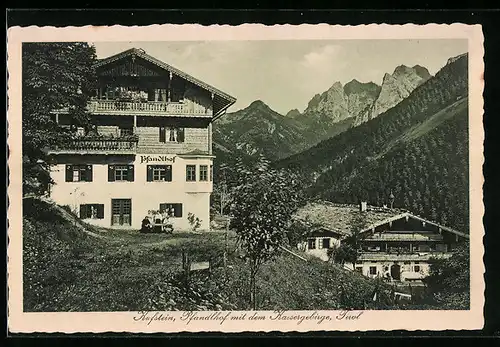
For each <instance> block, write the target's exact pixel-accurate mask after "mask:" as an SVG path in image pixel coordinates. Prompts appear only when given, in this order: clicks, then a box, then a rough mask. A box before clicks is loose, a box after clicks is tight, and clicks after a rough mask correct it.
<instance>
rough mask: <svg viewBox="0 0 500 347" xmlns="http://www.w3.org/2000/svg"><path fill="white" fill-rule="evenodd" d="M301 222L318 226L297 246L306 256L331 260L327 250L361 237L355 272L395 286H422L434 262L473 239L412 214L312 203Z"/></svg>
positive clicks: (303, 211)
mask: <svg viewBox="0 0 500 347" xmlns="http://www.w3.org/2000/svg"><path fill="white" fill-rule="evenodd" d="M296 217H297V219H299V220H303V221H308V222H312V223H313V224H314V225H318V227H317V228H314V229H313V230H312V231H311V232H310V233H309V234H308V238H307V241H306V242H304V243H302V244H300V245H298V247H299V248H301V249H303V250H304V251H305V252H306V253H309V254H311V255H314V256H317V257H319V258H321V259H323V260H325V261H327V260H328V249H331V248H336V247H339V246H340V245H341V243H342V241H343V240H344V239H345V238H346V237H348V236H350V235H352V234H353V233H358V235H359V238H360V243H361V249H360V251H361V252H360V254H359V257H358V260H357V262H356V265H355V268H354V269H353V268H352V267H353V265H352V264H348V263H346V264H345V266H346V267H347V268H349V269H351V270H355V271H359V272H360V273H362V274H363V275H365V276H367V277H384V278H386V279H388V280H390V281H395V282H415V283H418V282H421V280H422V278H424V277H426V276H427V275H428V274H429V264H430V262H431V261H432V259H435V258H444V257H449V256H451V254H452V252H451V251H452V250H453V248H454V247H456V246H457V245H458V244H459V243H460V242H464V241H467V240H468V238H469V236H468V235H467V234H465V233H463V232H459V231H456V230H453V229H451V228H448V227H445V226H443V225H439V224H438V223H435V222H432V221H429V220H426V219H424V218H421V217H419V216H416V215H414V214H411V213H410V212H408V211H405V210H401V209H391V208H387V207H373V206H369V205H367V203H366V202H362V203H360V205H359V206H357V205H345V204H334V203H331V202H325V201H320V202H314V203H309V204H308V205H307V206H305V207H304V208H302V209H301V210H299V211H298V213H297V215H296Z"/></svg>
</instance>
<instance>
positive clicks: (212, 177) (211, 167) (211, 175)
mask: <svg viewBox="0 0 500 347" xmlns="http://www.w3.org/2000/svg"><path fill="white" fill-rule="evenodd" d="M213 180H214V166H213V165H210V181H213Z"/></svg>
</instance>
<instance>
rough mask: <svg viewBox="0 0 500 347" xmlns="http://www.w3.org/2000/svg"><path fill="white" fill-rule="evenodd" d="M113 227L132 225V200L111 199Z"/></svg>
mask: <svg viewBox="0 0 500 347" xmlns="http://www.w3.org/2000/svg"><path fill="white" fill-rule="evenodd" d="M111 225H123V226H130V225H132V200H131V199H111Z"/></svg>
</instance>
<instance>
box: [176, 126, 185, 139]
mask: <svg viewBox="0 0 500 347" xmlns="http://www.w3.org/2000/svg"><path fill="white" fill-rule="evenodd" d="M177 142H184V128H178V129H177Z"/></svg>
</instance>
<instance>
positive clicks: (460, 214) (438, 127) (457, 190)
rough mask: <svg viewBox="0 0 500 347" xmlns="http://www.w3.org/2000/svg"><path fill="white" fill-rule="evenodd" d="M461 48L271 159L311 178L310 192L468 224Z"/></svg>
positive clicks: (459, 225)
mask: <svg viewBox="0 0 500 347" xmlns="http://www.w3.org/2000/svg"><path fill="white" fill-rule="evenodd" d="M467 63H468V62H467V56H466V55H465V56H461V57H459V58H457V59H456V60H454V61H450V63H449V64H448V65H446V66H445V67H443V69H441V71H439V72H438V73H437V74H436V76H435V77H433V78H430V79H429V80H428V81H427V82H425V83H424V84H422V85H421V86H419V87H418V88H417V89H415V90H414V91H413V93H412V94H410V96H409V97H408V98H406V99H404V100H403V101H402V102H400V103H399V104H398V105H396V106H395V107H393V108H391V109H389V110H387V111H386V112H384V113H383V114H382V115H380V116H379V117H377V118H375V119H372V120H371V121H369V122H367V123H364V124H361V125H360V126H358V127H355V128H352V129H350V130H348V131H346V132H344V133H342V134H340V135H338V136H336V137H334V138H331V139H329V140H326V141H324V142H322V143H320V144H318V145H317V146H315V147H313V148H311V149H310V150H307V151H305V152H303V153H300V154H297V155H295V156H292V157H290V158H287V159H285V160H283V161H281V162H279V163H278V165H280V166H285V167H289V168H290V169H293V170H297V171H300V172H302V173H303V175H304V176H305V177H307V178H309V179H310V182H311V186H310V191H309V193H310V194H311V195H313V196H318V195H320V196H323V197H327V198H328V199H330V200H332V201H336V202H357V201H359V200H360V199H364V200H368V201H369V202H370V203H373V204H379V205H382V204H386V203H388V197H389V195H390V192H391V191H392V193H393V195H394V198H395V201H394V206H395V207H402V208H406V209H409V210H411V211H412V212H414V213H416V214H420V215H422V216H426V217H428V218H431V219H433V220H436V221H437V222H441V223H443V224H446V225H449V226H451V227H455V228H460V229H462V230H464V231H467V229H468V222H467V218H468V217H467V216H468V208H467V206H468V131H467V130H468V119H467V115H468V112H467V98H466V96H467V92H468V88H467V87H468V82H467Z"/></svg>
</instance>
